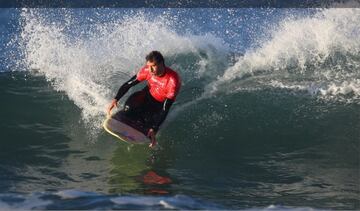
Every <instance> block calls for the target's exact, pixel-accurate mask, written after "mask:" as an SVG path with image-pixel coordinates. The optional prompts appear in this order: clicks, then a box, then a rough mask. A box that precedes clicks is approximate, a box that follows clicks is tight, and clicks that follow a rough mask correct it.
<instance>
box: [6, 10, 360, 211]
mask: <svg viewBox="0 0 360 211" xmlns="http://www.w3.org/2000/svg"><path fill="white" fill-rule="evenodd" d="M0 49H1V50H0V98H1V104H0V108H1V109H0V117H1V121H0V209H22V210H24V209H187V210H189V209H190V210H193V209H240V210H309V209H312V210H358V209H360V182H359V181H360V151H359V150H360V9H358V8H351V7H349V8H328V9H316V8H302V9H300V8H298V9H296V8H294V9H292V8H269V9H265V8H234V9H226V8H218V9H215V8H213V9H212V8H203V9H202V8H187V9H180V8H170V9H166V8H161V9H160V8H142V9H131V8H126V9H124V8H65V9H62V8H43V9H39V8H38V9H11V8H1V9H0ZM151 50H159V51H161V52H162V53H163V55H164V56H165V62H166V65H168V66H170V67H171V68H173V69H175V70H177V71H178V72H179V74H180V76H181V78H182V88H181V91H180V93H179V95H178V98H177V101H176V103H175V104H174V105H173V107H172V108H171V111H170V114H169V116H168V118H167V119H166V121H165V123H164V124H163V125H162V128H161V130H160V132H159V134H158V142H159V146H158V148H157V149H155V150H152V149H149V148H148V146H147V145H130V144H127V143H125V142H120V141H118V140H117V139H115V138H114V137H113V136H111V135H109V134H108V133H106V132H105V131H104V130H103V129H102V126H101V124H102V122H103V120H104V118H105V111H106V107H107V105H108V104H109V103H110V101H111V99H112V98H113V97H114V96H115V94H116V92H117V90H118V88H119V87H120V86H121V85H122V83H124V82H125V81H127V80H128V79H129V78H130V77H131V76H132V75H134V74H135V73H136V72H137V71H138V70H139V68H140V67H141V66H142V65H144V63H145V59H144V57H145V55H146V54H147V53H148V52H150V51H151ZM142 86H143V85H142ZM142 86H141V85H139V86H137V87H134V88H133V89H132V90H131V91H130V92H129V93H128V94H127V95H126V96H124V97H123V98H122V99H121V100H120V105H123V103H124V101H125V99H126V97H127V96H129V94H131V92H133V91H136V90H138V89H141V87H142Z"/></svg>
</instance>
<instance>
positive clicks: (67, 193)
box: [0, 189, 317, 210]
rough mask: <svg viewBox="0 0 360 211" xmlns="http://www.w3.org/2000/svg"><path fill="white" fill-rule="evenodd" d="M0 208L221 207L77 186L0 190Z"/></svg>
mask: <svg viewBox="0 0 360 211" xmlns="http://www.w3.org/2000/svg"><path fill="white" fill-rule="evenodd" d="M0 209H11V210H24V209H25V210H31V209H36V210H37V209H50V210H53V209H128V210H133V209H152V210H162V209H166V210H178V209H182V210H183V209H186V210H195V209H201V210H205V209H206V210H220V209H225V207H223V206H220V205H217V204H214V203H211V202H206V201H203V200H199V199H195V198H192V197H189V196H186V195H174V196H137V195H105V194H101V193H95V192H84V191H79V190H74V189H70V190H62V191H57V192H36V193H32V194H27V195H25V194H15V193H8V194H0ZM309 209H311V210H317V209H314V208H309V207H287V206H280V205H269V206H267V207H256V208H247V209H243V210H309Z"/></svg>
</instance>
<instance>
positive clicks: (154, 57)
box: [145, 51, 165, 65]
mask: <svg viewBox="0 0 360 211" xmlns="http://www.w3.org/2000/svg"><path fill="white" fill-rule="evenodd" d="M145 59H146V61H149V62H154V61H155V62H156V63H158V64H159V63H163V64H164V65H165V60H164V57H163V55H161V53H160V52H159V51H151V52H150V53H149V54H148V55H146V57H145Z"/></svg>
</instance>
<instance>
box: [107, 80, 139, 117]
mask: <svg viewBox="0 0 360 211" xmlns="http://www.w3.org/2000/svg"><path fill="white" fill-rule="evenodd" d="M138 83H140V81H139V80H137V76H136V75H134V76H133V77H132V78H130V80H128V81H127V82H125V83H124V84H123V85H122V86H121V87H120V88H119V90H118V92H117V94H116V96H115V98H114V99H113V100H112V101H111V103H110V105H109V107H108V109H107V114H108V116H110V115H111V110H112V109H113V108H114V107H115V106H116V107H117V101H119V100H120V98H122V97H123V96H124V95H125V94H126V92H127V91H129V89H130V88H131V87H133V86H135V85H136V84H138Z"/></svg>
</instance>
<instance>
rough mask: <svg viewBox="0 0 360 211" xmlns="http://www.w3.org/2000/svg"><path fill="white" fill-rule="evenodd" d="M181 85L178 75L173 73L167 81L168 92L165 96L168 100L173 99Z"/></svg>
mask: <svg viewBox="0 0 360 211" xmlns="http://www.w3.org/2000/svg"><path fill="white" fill-rule="evenodd" d="M180 86H181V81H180V78H179V76H178V75H177V74H176V73H175V74H174V75H173V76H172V77H171V78H170V81H169V83H168V92H167V94H166V98H168V99H170V100H175V98H176V95H177V94H178V93H179V90H180Z"/></svg>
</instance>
